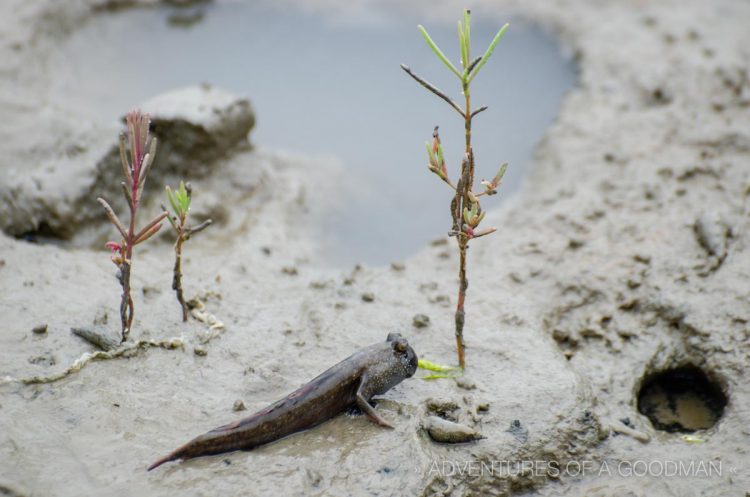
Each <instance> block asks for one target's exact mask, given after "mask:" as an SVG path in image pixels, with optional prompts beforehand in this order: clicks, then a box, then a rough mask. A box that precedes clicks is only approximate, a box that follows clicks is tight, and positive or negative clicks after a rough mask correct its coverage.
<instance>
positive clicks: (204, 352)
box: [193, 347, 208, 357]
mask: <svg viewBox="0 0 750 497" xmlns="http://www.w3.org/2000/svg"><path fill="white" fill-rule="evenodd" d="M193 354H195V355H197V356H200V357H205V356H206V355H208V351H207V350H206V349H204V348H202V347H195V348H194V349H193Z"/></svg>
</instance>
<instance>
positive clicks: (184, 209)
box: [161, 181, 212, 321]
mask: <svg viewBox="0 0 750 497" xmlns="http://www.w3.org/2000/svg"><path fill="white" fill-rule="evenodd" d="M166 190H167V198H169V204H170V205H171V206H172V212H170V213H169V216H167V219H169V222H170V224H171V225H172V227H173V228H174V231H175V233H176V234H177V240H176V241H175V242H174V275H173V277H172V290H174V291H175V293H176V294H177V301H178V302H179V303H180V307H181V308H182V320H183V321H187V319H188V306H187V304H186V303H185V298H184V297H183V296H182V244H183V243H185V242H186V241H188V240H189V239H190V237H191V236H193V235H194V234H196V233H198V232H200V231H203V230H204V229H206V228H208V227H209V226H210V225H211V223H212V221H211V220H210V219H207V220H205V221H203V222H202V223H201V224H199V225H198V226H196V227H195V228H193V227H191V226H188V225H187V224H186V222H187V216H188V212H189V211H190V201H191V200H192V198H193V189H192V188H191V186H190V183H187V184H185V182H184V181H180V187H179V188H177V189H175V191H174V192H173V191H172V189H171V188H169V186H167V187H166ZM161 208H162V209H163V210H165V211H166V210H167V208H166V207H164V204H162V206H161Z"/></svg>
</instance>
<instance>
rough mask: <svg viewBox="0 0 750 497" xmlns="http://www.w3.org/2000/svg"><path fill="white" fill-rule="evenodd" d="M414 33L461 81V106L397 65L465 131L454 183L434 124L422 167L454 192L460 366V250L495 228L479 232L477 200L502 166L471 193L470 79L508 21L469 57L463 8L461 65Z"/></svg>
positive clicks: (463, 277)
mask: <svg viewBox="0 0 750 497" xmlns="http://www.w3.org/2000/svg"><path fill="white" fill-rule="evenodd" d="M418 28H419V31H420V32H421V33H422V36H423V37H424V39H425V41H426V42H427V45H429V47H430V48H431V49H432V51H433V52H434V53H435V55H436V56H437V57H438V58H439V59H440V60H441V61H442V63H443V64H445V66H446V67H447V68H448V69H449V70H450V72H452V73H453V74H454V75H455V76H456V77H457V78H458V80H459V81H460V82H461V92H462V94H463V96H464V106H463V108H462V107H461V106H460V105H459V104H458V103H456V102H455V101H454V100H453V99H451V98H450V97H449V96H448V95H447V94H446V93H445V92H443V91H442V90H440V89H438V88H437V87H436V86H435V85H433V84H432V83H430V82H428V81H426V80H425V79H423V78H422V77H420V76H418V75H416V74H415V73H414V72H413V71H412V70H411V69H410V68H409V67H407V66H405V65H403V64H402V65H401V68H402V69H403V70H404V71H406V73H407V74H408V75H409V76H411V77H412V78H414V80H416V81H417V83H419V84H420V85H422V86H423V87H425V88H426V89H427V90H429V91H430V92H432V93H433V94H435V95H437V96H438V97H440V98H441V99H442V100H444V101H445V102H446V103H447V104H448V105H450V106H451V107H452V108H453V109H454V110H455V111H456V112H457V113H458V114H459V115H460V116H461V119H462V120H463V121H464V130H465V137H464V139H465V147H464V153H463V158H462V160H461V168H460V171H459V175H458V178H457V181H456V182H454V181H452V180H451V179H450V177H449V176H448V169H447V167H446V165H445V159H444V156H443V146H442V144H441V143H440V136H439V135H438V127H437V126H435V129H434V131H433V134H432V143H430V142H427V143H425V145H426V148H427V157H428V164H427V168H428V169H429V170H430V172H432V173H434V174H435V175H436V176H437V177H438V178H440V179H441V180H442V181H443V182H444V183H446V184H447V185H448V186H449V187H450V188H451V189H452V190H453V191H454V192H455V195H454V196H453V199H452V201H451V206H450V210H451V216H452V217H453V226H452V228H451V230H450V232H449V235H450V236H454V237H455V238H456V243H457V244H458V251H459V269H458V279H459V284H458V302H457V304H456V314H455V326H456V350H457V353H458V365H459V367H460V368H461V369H464V367H465V365H466V361H465V345H464V336H463V329H464V322H465V319H466V313H465V311H464V303H465V300H466V290H467V289H468V287H469V280H468V278H467V274H466V251H467V249H468V248H469V242H470V241H471V240H473V239H474V238H479V237H482V236H485V235H489V234H490V233H493V232H494V231H495V228H486V229H482V230H479V229H477V228H478V227H479V224H480V223H481V222H482V219H484V214H485V212H484V211H483V210H482V207H481V205H480V204H479V198H480V197H481V196H482V195H495V194H496V193H497V187H498V186H499V185H500V181H501V180H502V178H503V175H504V174H505V168H506V167H507V164H503V165H501V166H500V168H499V170H498V172H497V174H496V175H495V176H494V177H493V178H492V180H490V181H485V180H482V182H481V184H482V186H483V187H484V190H483V191H480V192H475V191H474V166H475V163H474V151H473V149H472V145H471V124H472V120H473V119H474V118H475V117H476V116H477V114H479V113H480V112H483V111H485V110H487V106H481V107H478V108H476V109H472V107H471V92H470V87H471V82H472V81H473V80H474V78H475V77H476V76H477V74H478V73H479V71H480V70H481V69H482V67H484V65H485V64H486V63H487V60H488V59H489V58H490V56H491V55H492V52H493V51H494V50H495V46H497V43H498V42H499V41H500V39H501V38H502V37H503V35H504V34H505V31H506V29H507V28H508V24H505V25H504V26H503V27H502V28H500V31H498V33H497V34H496V35H495V38H494V39H493V40H492V42H491V43H490V45H489V47H488V48H487V50H485V52H484V54H483V55H481V56H479V57H476V58H474V59H472V55H471V11H469V10H465V11H464V15H463V19H462V20H460V21H458V42H459V48H460V50H461V69H460V70H459V69H458V68H456V66H455V65H453V63H452V62H451V61H450V60H449V59H448V58H447V57H446V56H445V54H444V53H443V51H442V50H440V48H439V47H438V46H437V44H435V42H434V41H433V40H432V38H431V37H430V35H429V34H428V33H427V30H425V28H424V27H423V26H421V25H420V26H418Z"/></svg>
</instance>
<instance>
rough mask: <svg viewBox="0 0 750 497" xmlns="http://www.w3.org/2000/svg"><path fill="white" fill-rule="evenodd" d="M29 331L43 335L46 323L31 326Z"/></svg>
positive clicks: (45, 330)
mask: <svg viewBox="0 0 750 497" xmlns="http://www.w3.org/2000/svg"><path fill="white" fill-rule="evenodd" d="M31 331H33V332H34V333H36V334H37V335H43V334H45V333H47V323H43V324H40V325H37V326H34V327H33V328H31Z"/></svg>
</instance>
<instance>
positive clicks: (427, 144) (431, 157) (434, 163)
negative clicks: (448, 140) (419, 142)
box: [424, 142, 437, 167]
mask: <svg viewBox="0 0 750 497" xmlns="http://www.w3.org/2000/svg"><path fill="white" fill-rule="evenodd" d="M424 147H425V149H426V150H427V157H428V158H429V160H430V165H431V166H433V167H437V159H436V158H435V155H434V154H433V153H432V147H431V146H430V142H424Z"/></svg>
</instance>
